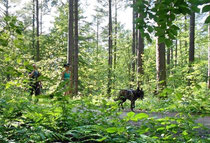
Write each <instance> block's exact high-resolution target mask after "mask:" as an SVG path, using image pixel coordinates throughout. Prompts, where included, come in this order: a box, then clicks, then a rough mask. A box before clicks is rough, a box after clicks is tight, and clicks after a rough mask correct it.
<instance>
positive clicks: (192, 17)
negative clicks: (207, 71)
mask: <svg viewBox="0 0 210 143" xmlns="http://www.w3.org/2000/svg"><path fill="white" fill-rule="evenodd" d="M194 51H195V13H194V12H192V14H191V15H190V48H189V64H192V63H193V62H194Z"/></svg>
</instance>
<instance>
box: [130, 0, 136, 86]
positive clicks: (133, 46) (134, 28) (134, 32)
mask: <svg viewBox="0 0 210 143" xmlns="http://www.w3.org/2000/svg"><path fill="white" fill-rule="evenodd" d="M133 5H135V0H133ZM135 18H136V16H135V11H134V8H133V42H132V55H133V58H132V74H131V81H132V82H134V74H135V61H136V60H135V59H134V57H135V55H136V52H135V49H136V27H135ZM130 87H132V84H131V85H130Z"/></svg>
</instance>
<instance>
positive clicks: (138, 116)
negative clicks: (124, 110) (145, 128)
mask: <svg viewBox="0 0 210 143" xmlns="http://www.w3.org/2000/svg"><path fill="white" fill-rule="evenodd" d="M135 118H136V119H138V120H141V119H145V118H149V115H147V114H146V113H139V114H136V115H135Z"/></svg>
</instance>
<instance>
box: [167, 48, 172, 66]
mask: <svg viewBox="0 0 210 143" xmlns="http://www.w3.org/2000/svg"><path fill="white" fill-rule="evenodd" d="M170 51H171V50H170V47H167V64H168V65H170V63H171V53H170Z"/></svg>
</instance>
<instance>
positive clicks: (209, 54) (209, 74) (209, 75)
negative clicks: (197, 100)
mask: <svg viewBox="0 0 210 143" xmlns="http://www.w3.org/2000/svg"><path fill="white" fill-rule="evenodd" d="M209 16H210V12H209ZM208 38H209V40H208V46H209V47H208V89H210V23H209V24H208Z"/></svg>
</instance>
